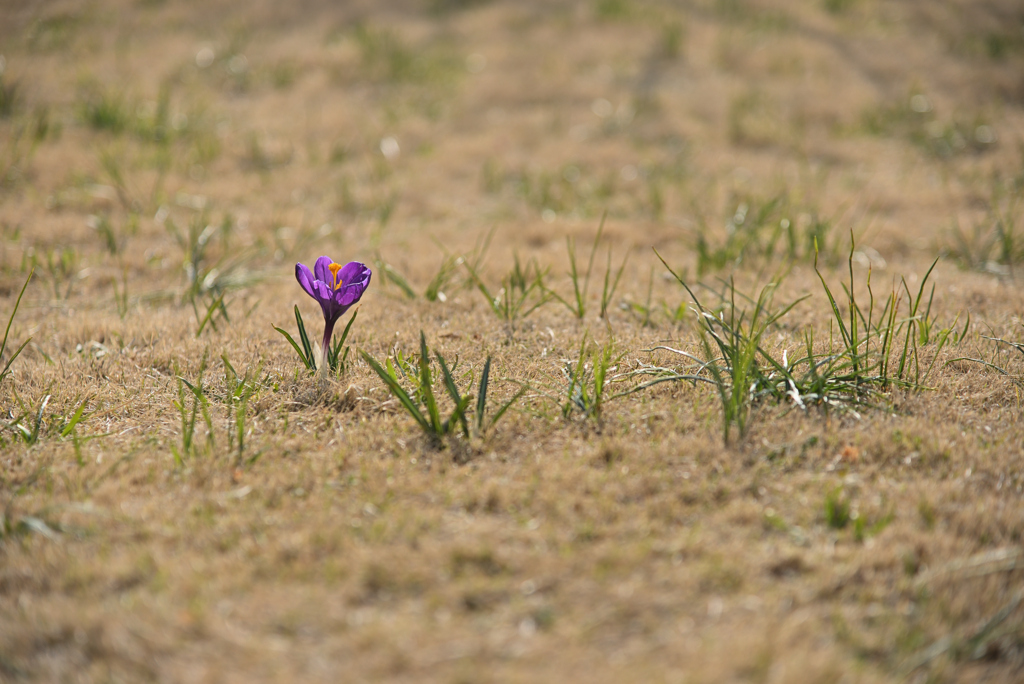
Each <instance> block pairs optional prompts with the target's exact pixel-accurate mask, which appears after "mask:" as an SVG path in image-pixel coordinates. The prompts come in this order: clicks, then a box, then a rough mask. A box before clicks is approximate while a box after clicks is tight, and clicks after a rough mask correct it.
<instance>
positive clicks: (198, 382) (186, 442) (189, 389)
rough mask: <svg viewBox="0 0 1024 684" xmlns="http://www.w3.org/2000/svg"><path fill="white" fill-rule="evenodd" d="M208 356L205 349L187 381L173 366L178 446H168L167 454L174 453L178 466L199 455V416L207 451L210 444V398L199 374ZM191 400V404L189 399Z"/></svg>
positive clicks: (211, 423) (211, 443) (211, 433)
mask: <svg viewBox="0 0 1024 684" xmlns="http://www.w3.org/2000/svg"><path fill="white" fill-rule="evenodd" d="M208 359H209V354H208V352H204V353H203V359H202V361H201V362H200V363H199V372H198V374H197V376H196V378H195V380H193V381H191V382H190V381H188V380H186V379H185V378H183V377H182V376H181V375H179V374H178V370H177V368H175V374H174V375H175V378H176V379H177V382H178V397H177V399H175V400H173V401H172V402H171V403H172V404H173V406H174V408H175V410H177V412H178V416H179V418H180V420H181V448H180V449H179V448H178V446H177V445H174V444H172V445H171V453H172V454H173V456H174V463H175V465H177V466H178V467H179V468H181V467H184V465H185V461H186V460H188V459H190V458H195V457H196V456H198V455H199V454H200V446H199V444H198V443H197V442H196V419H197V418H199V417H201V418H202V419H203V423H205V424H206V450H207V451H211V450H212V449H213V447H214V437H213V419H212V418H211V416H210V401H209V399H208V398H207V397H206V390H205V387H204V385H203V375H204V374H205V373H206V364H207V361H208ZM189 400H191V406H190V402H189Z"/></svg>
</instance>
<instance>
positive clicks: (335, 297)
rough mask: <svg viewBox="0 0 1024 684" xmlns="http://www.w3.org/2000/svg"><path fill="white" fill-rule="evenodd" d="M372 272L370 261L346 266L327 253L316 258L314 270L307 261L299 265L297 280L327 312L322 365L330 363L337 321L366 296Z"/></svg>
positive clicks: (350, 263)
mask: <svg viewBox="0 0 1024 684" xmlns="http://www.w3.org/2000/svg"><path fill="white" fill-rule="evenodd" d="M370 275H371V273H370V269H369V268H367V267H366V264H361V263H359V262H358V261H350V262H349V263H347V264H345V265H344V266H342V265H341V264H336V263H334V261H332V260H331V258H330V257H326V256H322V257H320V258H319V259H317V260H316V263H315V264H314V265H313V270H312V271H310V270H309V268H307V267H306V265H305V264H295V279H296V280H298V281H299V285H301V286H302V289H303V290H305V291H306V294H308V295H309V296H310V297H312V298H313V299H315V300H316V301H317V302H318V303H319V304H320V308H321V309H322V310H323V312H324V343H323V351H322V354H323V356H322V358H321V362H320V367H321V368H323V367H324V366H325V365H327V352H328V351H329V350H330V345H331V336H332V335H333V334H334V324H335V323H336V322H337V320H338V319H339V318H341V316H342V314H344V313H345V312H346V311H348V310H349V309H350V308H351V307H352V305H354V304H355V303H356V302H358V301H359V298H360V297H362V296H363V292H365V291H366V288H367V287H369V286H370Z"/></svg>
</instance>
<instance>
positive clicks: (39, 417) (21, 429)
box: [7, 390, 53, 446]
mask: <svg viewBox="0 0 1024 684" xmlns="http://www.w3.org/2000/svg"><path fill="white" fill-rule="evenodd" d="M13 392H14V401H15V402H16V403H17V404H18V408H19V409H20V410H21V413H20V414H19V415H18V417H17V418H15V419H14V420H12V421H11V422H10V423H8V424H7V426H8V427H9V428H10V429H11V430H12V431H13V432H14V434H15V435H17V436H18V438H19V439H21V441H22V443H24V444H25V445H26V446H34V445H35V444H36V443H37V442H38V441H39V437H40V434H41V433H42V428H43V415H44V414H45V413H46V407H47V406H48V405H49V403H50V399H52V398H53V395H51V394H49V392H47V394H46V395H45V396H44V397H43V398H42V399H41V400H40V401H39V408H38V409H36V410H32V408H31V407H29V406H28V405H27V404H26V403H25V402H24V400H22V398H21V396H20V395H19V394H18V391H17V390H14V391H13ZM33 414H34V415H35V419H34V420H32V422H31V424H30V425H26V424H25V421H26V419H30V418H31V416H32V415H33Z"/></svg>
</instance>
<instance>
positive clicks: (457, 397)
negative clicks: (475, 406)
mask: <svg viewBox="0 0 1024 684" xmlns="http://www.w3.org/2000/svg"><path fill="white" fill-rule="evenodd" d="M434 357H435V358H437V362H438V364H440V366H441V376H442V377H443V378H444V386H445V389H446V390H448V396H450V397H451V398H452V401H454V402H455V406H456V408H457V407H458V406H460V405H462V404H463V401H464V400H465V406H464V407H463V408H462V411H457V413H458V420H459V423H460V424H461V425H462V433H463V434H464V435H466V436H467V437H469V424H468V423H467V422H466V415H465V414H466V407H468V406H469V400H470V399H471V398H472V395H469V394H467V395H466V396H465V397H463V396H462V395H461V394H460V393H459V388H458V386H456V384H455V378H453V377H452V373H451V371H450V370H449V369H448V364H447V363H446V362H445V360H444V357H443V356H441V355H440V354H439V353H437V352H436V351H435V352H434ZM455 417H456V416H455V414H454V413H453V414H452V418H455ZM449 420H450V419H449ZM446 432H447V430H446Z"/></svg>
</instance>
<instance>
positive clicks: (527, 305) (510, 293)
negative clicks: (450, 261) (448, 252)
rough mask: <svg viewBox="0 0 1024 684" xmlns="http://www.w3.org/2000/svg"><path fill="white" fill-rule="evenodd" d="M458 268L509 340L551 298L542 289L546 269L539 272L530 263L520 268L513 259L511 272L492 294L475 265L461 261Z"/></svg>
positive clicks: (537, 268)
mask: <svg viewBox="0 0 1024 684" xmlns="http://www.w3.org/2000/svg"><path fill="white" fill-rule="evenodd" d="M462 265H463V266H465V268H466V270H467V271H468V273H469V277H470V279H471V280H472V282H473V284H474V285H476V288H477V290H478V291H479V292H480V294H481V295H483V297H484V299H485V300H486V302H487V305H488V307H489V308H490V309H491V311H493V312H494V315H495V316H497V317H498V318H499V319H500V320H501V321H502V323H504V324H505V326H506V329H507V332H508V334H509V337H511V336H513V335H515V331H516V328H518V327H519V324H520V323H521V322H522V320H523V319H524V318H526V317H527V316H529V315H530V314H531V313H533V312H534V311H536V310H537V309H539V308H540V307H542V306H544V305H545V304H547V303H548V302H550V301H551V299H552V297H553V295H552V294H551V291H550V290H548V288H547V287H546V286H545V285H544V276H546V275H547V269H543V270H542V269H541V268H540V266H538V265H537V262H536V260H534V259H531V260H530V261H528V262H527V263H526V266H525V267H524V266H523V265H522V264H521V263H520V261H519V256H518V255H514V257H513V266H512V270H511V271H509V273H508V274H507V275H505V277H504V278H502V280H501V288H500V289H499V290H498V291H497V292H495V293H492V291H491V290H490V289H489V288H488V287H487V285H486V284H485V283H484V281H483V280H482V279H481V278H480V275H479V272H478V268H479V264H476V265H474V264H472V263H470V262H469V261H463V264H462Z"/></svg>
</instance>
